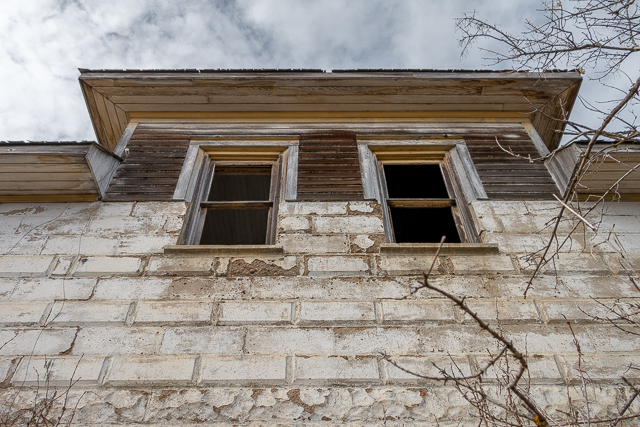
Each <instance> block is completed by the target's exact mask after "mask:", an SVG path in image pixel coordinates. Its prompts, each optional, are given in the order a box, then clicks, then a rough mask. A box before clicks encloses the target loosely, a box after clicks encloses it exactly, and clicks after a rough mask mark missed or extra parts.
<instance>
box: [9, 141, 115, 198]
mask: <svg viewBox="0 0 640 427" xmlns="http://www.w3.org/2000/svg"><path fill="white" fill-rule="evenodd" d="M121 160H122V159H120V158H119V157H117V156H115V155H113V154H112V153H109V152H108V151H107V150H105V149H104V148H103V147H101V146H99V145H98V144H96V143H95V142H90V141H83V142H22V141H18V142H2V143H0V203H2V202H82V201H92V200H98V199H101V198H102V196H104V194H105V192H106V191H107V187H108V186H109V182H110V181H111V178H112V177H113V175H114V174H115V172H116V170H117V169H118V166H119V165H120V162H121Z"/></svg>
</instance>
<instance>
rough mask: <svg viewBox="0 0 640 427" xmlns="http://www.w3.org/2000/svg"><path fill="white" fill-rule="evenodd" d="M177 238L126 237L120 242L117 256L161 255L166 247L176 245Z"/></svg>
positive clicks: (116, 251)
mask: <svg viewBox="0 0 640 427" xmlns="http://www.w3.org/2000/svg"><path fill="white" fill-rule="evenodd" d="M177 240H178V238H177V236H171V235H169V236H164V235H162V236H144V237H140V236H134V237H124V238H122V239H120V241H119V242H118V246H117V247H116V250H115V253H116V254H145V255H149V254H159V253H162V252H163V250H164V247H165V246H168V245H175V244H176V242H177Z"/></svg>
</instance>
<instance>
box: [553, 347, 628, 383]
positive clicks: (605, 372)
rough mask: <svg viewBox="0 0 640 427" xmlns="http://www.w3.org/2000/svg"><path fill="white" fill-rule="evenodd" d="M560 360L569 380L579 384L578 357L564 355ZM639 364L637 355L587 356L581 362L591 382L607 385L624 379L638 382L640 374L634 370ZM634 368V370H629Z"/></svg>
mask: <svg viewBox="0 0 640 427" xmlns="http://www.w3.org/2000/svg"><path fill="white" fill-rule="evenodd" d="M559 359H560V360H561V361H562V365H564V369H565V371H566V375H567V379H568V380H569V381H571V382H572V383H574V384H579V383H580V382H581V380H580V371H579V369H578V357H577V356H576V355H563V356H560V357H559ZM637 364H638V357H637V355H635V354H586V355H583V358H582V361H581V366H580V367H581V368H582V372H583V373H585V374H584V375H585V376H586V378H588V381H589V382H596V383H606V382H610V381H615V382H618V381H620V379H621V378H622V377H625V378H627V379H628V380H631V381H633V382H637V380H638V378H640V373H639V372H638V370H637V369H634V368H635V367H636V366H637ZM629 367H633V368H631V369H630V368H629Z"/></svg>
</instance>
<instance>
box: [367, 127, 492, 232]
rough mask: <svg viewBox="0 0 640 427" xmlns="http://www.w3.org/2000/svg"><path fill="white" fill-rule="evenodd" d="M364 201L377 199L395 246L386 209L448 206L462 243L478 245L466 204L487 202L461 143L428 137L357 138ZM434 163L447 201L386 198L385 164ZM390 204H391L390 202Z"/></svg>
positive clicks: (476, 230) (464, 147)
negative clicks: (444, 187)
mask: <svg viewBox="0 0 640 427" xmlns="http://www.w3.org/2000/svg"><path fill="white" fill-rule="evenodd" d="M358 143H359V144H358V149H359V153H360V161H361V170H362V176H363V183H364V192H365V199H368V200H372V199H375V200H377V201H378V202H379V203H380V205H381V206H382V211H383V220H384V229H385V237H386V240H387V242H389V243H395V237H394V233H393V224H392V221H391V215H390V210H389V208H390V207H391V206H393V205H395V206H396V207H402V205H403V204H404V205H406V206H409V205H412V206H413V207H445V206H451V208H452V214H453V219H454V222H455V224H456V227H457V229H458V234H459V235H460V240H461V242H462V243H481V242H482V240H481V238H480V235H479V233H478V229H477V227H476V224H475V220H474V218H473V215H472V213H471V210H470V208H469V204H470V203H471V202H472V201H474V200H477V199H486V198H487V195H486V193H485V191H484V188H483V187H482V183H481V181H480V178H479V176H478V173H477V171H476V170H475V167H474V166H473V162H472V161H471V156H470V155H469V152H468V151H467V149H466V145H465V144H464V141H462V140H434V139H430V138H425V139H421V138H407V137H375V138H367V137H360V138H358ZM409 164H437V165H439V166H440V170H441V172H442V176H443V179H444V182H445V186H446V187H447V191H448V193H449V196H450V198H449V199H442V200H440V199H423V200H420V199H413V200H409V199H407V200H393V199H389V197H388V194H387V188H386V180H385V177H384V169H383V167H384V165H409ZM389 202H391V203H389Z"/></svg>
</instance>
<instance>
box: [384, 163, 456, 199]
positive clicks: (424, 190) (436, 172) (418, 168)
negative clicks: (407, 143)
mask: <svg viewBox="0 0 640 427" xmlns="http://www.w3.org/2000/svg"><path fill="white" fill-rule="evenodd" d="M384 175H385V177H386V179H387V192H388V194H389V198H390V199H425V198H436V199H439V198H443V199H448V198H449V193H448V192H447V187H446V185H445V183H444V179H443V178H442V172H440V165H384Z"/></svg>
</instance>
